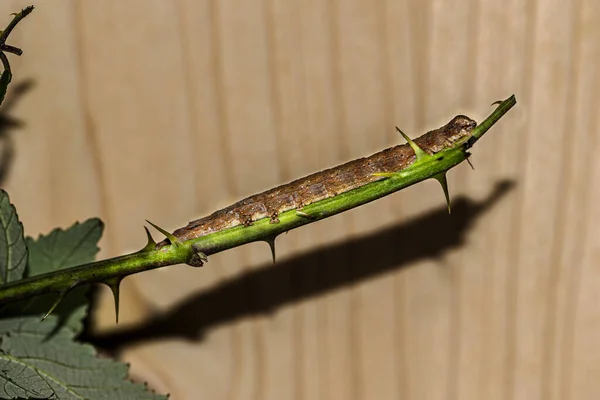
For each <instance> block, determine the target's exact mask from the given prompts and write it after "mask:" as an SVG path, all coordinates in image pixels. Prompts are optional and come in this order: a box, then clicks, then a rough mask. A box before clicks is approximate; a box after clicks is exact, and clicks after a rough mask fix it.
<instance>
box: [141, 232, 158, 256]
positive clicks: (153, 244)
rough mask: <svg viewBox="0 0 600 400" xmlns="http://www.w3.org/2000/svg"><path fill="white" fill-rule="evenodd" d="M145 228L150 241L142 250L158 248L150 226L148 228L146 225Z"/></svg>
mask: <svg viewBox="0 0 600 400" xmlns="http://www.w3.org/2000/svg"><path fill="white" fill-rule="evenodd" d="M144 230H145V231H146V236H147V237H148V243H146V245H145V246H144V248H143V249H142V250H140V251H143V252H146V251H152V250H154V249H156V242H155V241H154V238H153V237H152V234H151V233H150V231H149V230H148V228H146V227H145V226H144Z"/></svg>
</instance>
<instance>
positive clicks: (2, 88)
mask: <svg viewBox="0 0 600 400" xmlns="http://www.w3.org/2000/svg"><path fill="white" fill-rule="evenodd" d="M11 80H12V74H11V73H10V71H8V70H4V71H3V72H2V76H0V104H2V102H3V101H4V96H6V90H7V89H8V85H9V84H10V81H11Z"/></svg>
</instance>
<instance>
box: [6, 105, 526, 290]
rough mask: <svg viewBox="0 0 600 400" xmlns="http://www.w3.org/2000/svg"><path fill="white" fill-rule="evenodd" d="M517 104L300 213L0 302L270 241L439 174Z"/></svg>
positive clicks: (87, 271)
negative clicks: (440, 147) (446, 144)
mask: <svg viewBox="0 0 600 400" xmlns="http://www.w3.org/2000/svg"><path fill="white" fill-rule="evenodd" d="M515 104H516V100H515V97H514V96H511V97H510V98H508V99H507V100H504V101H503V102H501V103H500V105H499V106H498V108H497V109H496V110H494V112H493V113H492V114H491V115H490V116H489V117H488V118H486V119H485V120H484V121H483V122H482V123H481V124H480V125H478V126H477V127H476V128H475V129H474V130H473V131H472V137H471V138H469V139H468V140H463V141H460V142H457V143H456V144H455V145H454V146H453V147H452V148H449V149H446V150H444V151H442V152H440V153H437V154H435V155H434V156H427V157H424V158H423V159H421V160H418V161H415V162H414V163H413V164H411V165H410V166H409V167H408V168H406V169H404V170H402V171H400V172H399V173H397V174H395V175H393V176H391V177H389V178H386V179H383V178H382V180H379V181H376V182H372V183H369V184H367V185H364V186H361V187H359V188H356V189H354V190H351V191H348V192H346V193H342V194H340V195H338V196H335V197H332V198H329V199H325V200H322V201H318V202H315V203H313V204H310V205H307V206H305V207H304V208H303V209H302V211H303V213H302V214H299V213H297V212H296V211H295V210H290V211H287V212H284V213H282V214H280V215H279V217H278V218H279V223H277V224H272V223H270V221H269V218H263V219H261V220H258V221H256V222H254V223H253V224H252V225H250V226H237V227H234V228H230V229H225V230H222V231H219V232H215V233H213V234H209V235H205V236H201V237H199V238H196V239H191V240H188V241H185V242H175V243H172V244H170V245H165V246H160V245H158V246H154V242H153V241H151V242H150V243H149V244H148V245H147V246H146V247H144V249H142V250H140V251H138V252H135V253H132V254H128V255H124V256H120V257H115V258H111V259H107V260H103V261H98V262H94V263H90V264H85V265H81V266H77V267H73V268H68V269H63V270H60V271H56V272H51V273H47V274H43V275H38V276H34V277H31V278H28V279H23V280H20V281H16V282H11V283H9V284H6V285H4V286H2V288H1V289H0V302H4V301H9V300H14V299H19V298H24V297H29V296H34V295H37V294H42V293H48V292H59V293H65V292H67V291H68V290H70V289H71V288H73V287H75V286H77V285H83V284H88V283H94V282H101V283H106V284H108V285H111V287H114V285H115V282H118V281H120V279H122V278H123V277H125V276H127V275H131V274H134V273H137V272H142V271H147V270H151V269H154V268H159V267H163V266H167V265H174V264H183V263H187V264H190V265H199V264H201V263H199V262H198V257H200V256H202V255H210V254H215V253H218V252H221V251H223V250H227V249H231V248H233V247H237V246H241V245H243V244H246V243H250V242H255V241H270V240H274V239H275V237H276V236H277V235H279V234H281V233H283V232H287V231H289V230H291V229H294V228H297V227H299V226H302V225H307V224H310V223H312V222H315V221H318V220H321V219H323V218H327V217H330V216H332V215H335V214H338V213H341V212H343V211H346V210H349V209H351V208H354V207H358V206H360V205H362V204H366V203H369V202H371V201H373V200H376V199H379V198H381V197H383V196H386V195H388V194H391V193H393V192H396V191H398V190H401V189H404V188H406V187H408V186H411V185H413V184H415V183H417V182H421V181H423V180H426V179H429V178H439V176H440V175H441V174H445V173H446V171H448V170H449V169H451V168H453V167H454V166H456V165H458V164H460V163H461V162H463V161H465V160H466V159H467V158H468V156H469V153H468V151H467V150H468V148H470V147H471V146H472V145H473V144H474V142H475V141H477V140H478V139H479V138H481V136H482V135H483V134H484V133H485V132H486V131H487V130H489V129H490V128H491V127H492V125H494V124H495V123H496V122H497V121H498V120H499V119H500V118H501V117H502V116H503V115H504V114H505V113H506V112H507V111H508V110H510V108H512V107H513V106H514V105H515Z"/></svg>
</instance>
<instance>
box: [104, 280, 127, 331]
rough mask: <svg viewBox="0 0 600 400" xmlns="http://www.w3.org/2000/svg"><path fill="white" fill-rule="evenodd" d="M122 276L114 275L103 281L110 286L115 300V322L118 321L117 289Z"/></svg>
mask: <svg viewBox="0 0 600 400" xmlns="http://www.w3.org/2000/svg"><path fill="white" fill-rule="evenodd" d="M122 280H123V278H122V277H115V278H111V279H108V280H106V281H104V282H103V283H104V284H105V285H106V286H108V287H109V288H110V291H111V292H112V295H113V299H114V300H115V322H116V323H117V324H118V323H119V289H120V286H121V281H122Z"/></svg>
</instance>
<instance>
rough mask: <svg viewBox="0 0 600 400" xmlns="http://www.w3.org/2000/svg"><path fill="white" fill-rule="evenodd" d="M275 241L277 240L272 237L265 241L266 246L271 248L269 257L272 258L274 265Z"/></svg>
mask: <svg viewBox="0 0 600 400" xmlns="http://www.w3.org/2000/svg"><path fill="white" fill-rule="evenodd" d="M275 239H277V236H273V237H269V238H266V239H265V242H267V244H268V245H269V247H270V248H271V256H272V257H273V264H275Z"/></svg>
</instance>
